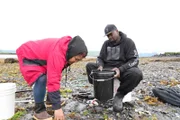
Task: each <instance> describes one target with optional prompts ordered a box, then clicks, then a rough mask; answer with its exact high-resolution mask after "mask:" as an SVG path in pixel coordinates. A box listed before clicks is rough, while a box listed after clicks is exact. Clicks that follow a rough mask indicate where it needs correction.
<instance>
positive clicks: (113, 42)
mask: <svg viewBox="0 0 180 120" xmlns="http://www.w3.org/2000/svg"><path fill="white" fill-rule="evenodd" d="M104 32H105V35H106V36H107V37H108V39H109V40H106V41H105V42H104V44H103V46H102V48H101V51H100V54H99V56H98V58H97V63H88V64H87V65H86V71H87V75H88V80H89V83H91V84H93V81H92V79H91V78H90V77H89V75H90V73H91V71H92V70H94V69H98V70H103V68H106V69H107V68H110V69H112V70H114V71H116V74H115V76H114V77H115V78H118V79H119V80H120V86H119V88H118V90H117V93H116V95H115V97H114V102H113V110H114V112H120V111H122V109H123V104H122V100H123V98H124V96H125V95H126V94H127V93H129V92H131V91H132V90H133V89H134V88H135V87H136V86H137V85H138V84H139V82H140V81H141V80H142V79H143V74H142V72H141V70H140V69H139V68H138V64H139V55H138V52H137V49H136V46H135V43H134V42H133V41H132V40H131V39H130V38H128V37H127V36H126V35H125V34H124V33H122V32H121V31H118V29H117V28H116V26H115V25H113V24H109V25H107V26H106V27H105V29H104Z"/></svg>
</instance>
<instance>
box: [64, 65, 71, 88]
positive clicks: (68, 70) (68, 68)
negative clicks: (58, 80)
mask: <svg viewBox="0 0 180 120" xmlns="http://www.w3.org/2000/svg"><path fill="white" fill-rule="evenodd" d="M70 71H71V67H70V66H68V67H67V68H66V75H65V77H66V78H65V87H66V83H67V79H68V76H67V75H68V72H70Z"/></svg>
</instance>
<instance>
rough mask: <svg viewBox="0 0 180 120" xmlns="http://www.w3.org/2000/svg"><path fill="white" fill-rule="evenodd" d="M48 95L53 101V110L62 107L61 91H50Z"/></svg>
mask: <svg viewBox="0 0 180 120" xmlns="http://www.w3.org/2000/svg"><path fill="white" fill-rule="evenodd" d="M48 97H49V100H50V102H51V103H52V109H53V110H58V109H60V108H61V102H60V99H61V96H60V91H59V90H58V91H54V92H48Z"/></svg>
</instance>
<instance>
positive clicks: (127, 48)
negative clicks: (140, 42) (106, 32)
mask: <svg viewBox="0 0 180 120" xmlns="http://www.w3.org/2000/svg"><path fill="white" fill-rule="evenodd" d="M119 34H120V37H121V39H120V41H118V42H111V41H110V40H106V41H105V42H104V44H103V46H102V48H101V51H100V54H99V56H98V58H97V63H98V65H99V66H100V65H101V66H103V67H118V68H119V69H120V72H121V73H123V72H125V71H126V70H127V69H129V68H131V67H137V66H138V63H139V59H138V58H139V56H138V52H137V49H136V46H135V43H134V42H133V41H132V40H131V39H130V38H128V37H127V36H126V35H125V34H124V33H122V32H119Z"/></svg>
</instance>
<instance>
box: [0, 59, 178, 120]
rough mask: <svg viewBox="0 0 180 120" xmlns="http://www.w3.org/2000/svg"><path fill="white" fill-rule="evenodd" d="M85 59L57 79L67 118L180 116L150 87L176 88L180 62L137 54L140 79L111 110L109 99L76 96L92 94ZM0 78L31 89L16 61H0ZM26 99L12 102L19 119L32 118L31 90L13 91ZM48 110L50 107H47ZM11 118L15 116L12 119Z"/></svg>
mask: <svg viewBox="0 0 180 120" xmlns="http://www.w3.org/2000/svg"><path fill="white" fill-rule="evenodd" d="M89 61H94V60H84V61H82V62H79V63H76V64H74V65H72V66H71V71H70V72H68V81H67V83H66V84H65V72H64V73H63V77H62V83H61V96H62V99H63V100H66V104H65V105H63V107H62V109H63V111H64V114H65V116H66V119H67V120H180V108H179V107H175V106H172V105H169V104H166V103H162V102H161V101H158V100H157V99H156V98H154V96H153V93H152V89H153V88H156V87H161V88H167V87H174V88H178V89H180V88H179V82H180V62H179V59H178V60H174V59H173V60H172V59H169V58H161V59H159V58H141V59H140V64H139V68H140V69H141V70H142V71H143V75H144V79H143V80H142V81H141V82H140V84H139V85H138V86H137V87H136V88H135V89H134V90H133V92H132V101H131V102H126V103H124V109H123V111H122V112H121V113H114V112H113V111H112V101H111V100H110V101H108V102H106V103H101V102H99V101H97V103H98V105H91V104H90V105H89V104H87V101H88V99H85V98H79V97H76V96H77V95H75V94H76V93H78V92H80V91H81V92H82V91H84V92H90V93H92V94H93V86H92V85H90V84H89V83H88V81H87V76H86V72H85V65H86V64H87V62H89ZM0 82H15V83H17V84H16V85H17V90H18V91H19V90H27V89H31V88H30V87H28V86H27V84H26V83H25V82H24V80H23V78H22V76H21V74H20V72H19V69H18V65H17V63H14V64H2V63H1V64H0ZM18 100H20V101H22V100H30V102H26V103H24V102H23V103H18V102H17V103H16V104H15V107H16V112H18V111H19V112H20V111H23V114H22V115H19V117H20V118H19V119H20V120H32V115H33V105H34V103H33V102H32V101H31V100H33V94H32V92H31V91H30V92H23V93H17V94H16V101H18ZM48 111H49V112H50V113H52V111H50V108H48ZM14 120H15V119H14Z"/></svg>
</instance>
